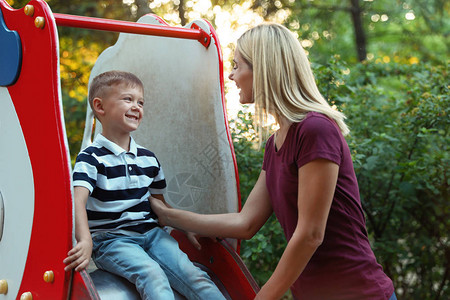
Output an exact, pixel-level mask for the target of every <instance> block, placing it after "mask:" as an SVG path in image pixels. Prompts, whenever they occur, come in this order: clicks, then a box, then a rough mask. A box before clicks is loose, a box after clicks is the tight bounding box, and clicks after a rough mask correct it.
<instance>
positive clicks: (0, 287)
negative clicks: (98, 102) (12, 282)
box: [0, 279, 8, 295]
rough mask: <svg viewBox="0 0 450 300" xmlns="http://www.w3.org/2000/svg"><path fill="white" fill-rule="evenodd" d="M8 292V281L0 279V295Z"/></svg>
mask: <svg viewBox="0 0 450 300" xmlns="http://www.w3.org/2000/svg"><path fill="white" fill-rule="evenodd" d="M7 292H8V282H7V281H6V280H5V279H2V280H0V295H6V293H7Z"/></svg>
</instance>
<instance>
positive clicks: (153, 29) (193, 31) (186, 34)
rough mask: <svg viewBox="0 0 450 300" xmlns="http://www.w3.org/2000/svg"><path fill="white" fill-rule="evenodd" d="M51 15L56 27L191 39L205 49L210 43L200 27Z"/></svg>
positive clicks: (208, 37)
mask: <svg viewBox="0 0 450 300" xmlns="http://www.w3.org/2000/svg"><path fill="white" fill-rule="evenodd" d="M53 15H54V17H55V21H56V25H58V26H67V27H77V28H85V29H94V30H104V31H113V32H125V33H135V34H145V35H154V36H165V37H172V38H181V39H191V40H197V41H199V42H200V43H201V44H202V45H203V46H205V47H206V48H208V46H209V44H210V43H211V36H210V35H209V34H207V33H206V32H205V31H204V30H203V29H201V28H200V27H198V26H194V25H195V24H193V26H192V27H193V28H184V27H171V26H162V25H152V24H142V23H135V22H129V21H119V20H112V19H102V18H93V17H84V16H75V15H67V14H58V13H54V14H53Z"/></svg>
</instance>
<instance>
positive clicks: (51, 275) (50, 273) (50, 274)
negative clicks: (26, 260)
mask: <svg viewBox="0 0 450 300" xmlns="http://www.w3.org/2000/svg"><path fill="white" fill-rule="evenodd" d="M53 280H55V274H54V273H53V271H47V272H45V273H44V281H45V282H47V283H52V282H53Z"/></svg>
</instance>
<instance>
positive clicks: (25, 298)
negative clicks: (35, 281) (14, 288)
mask: <svg viewBox="0 0 450 300" xmlns="http://www.w3.org/2000/svg"><path fill="white" fill-rule="evenodd" d="M20 300H33V295H32V294H31V293H30V292H25V293H23V294H22V296H20Z"/></svg>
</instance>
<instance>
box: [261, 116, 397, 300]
mask: <svg viewBox="0 0 450 300" xmlns="http://www.w3.org/2000/svg"><path fill="white" fill-rule="evenodd" d="M319 158H322V159H327V160H330V161H332V162H334V163H336V164H338V165H339V175H338V180H337V184H336V191H335V194H334V198H333V202H332V204H331V210H330V214H329V216H328V221H327V225H326V229H325V237H324V241H323V243H322V245H320V246H319V248H318V249H317V251H316V252H315V253H314V255H313V256H312V258H311V260H310V261H309V262H308V264H307V266H306V268H305V269H304V271H303V272H302V274H301V275H300V277H299V278H298V279H297V281H296V282H295V283H294V285H293V286H292V287H291V290H292V293H293V294H294V296H295V297H296V298H297V299H306V300H313V299H320V300H330V299H333V300H334V299H342V300H350V299H358V300H361V299H364V300H371V299H373V300H375V299H377V300H381V299H389V297H390V296H391V295H392V293H393V292H394V287H393V284H392V281H391V280H390V279H389V277H387V276H386V275H385V274H384V272H383V269H382V267H381V266H380V265H379V264H378V263H377V261H376V258H375V255H374V254H373V251H372V249H371V248H370V244H369V239H368V237H367V230H366V225H365V217H364V213H363V210H362V208H361V202H360V198H359V190H358V183H357V180H356V176H355V172H354V169H353V163H352V159H351V155H350V150H349V148H348V145H347V143H346V141H345V139H344V137H343V135H342V134H341V132H340V130H339V127H338V126H337V125H336V123H335V122H334V121H331V120H330V119H329V118H327V117H326V116H325V115H322V114H319V113H315V112H310V113H308V115H307V116H306V118H305V119H304V120H303V121H302V122H300V123H294V124H292V125H291V127H290V128H289V131H288V133H287V136H286V139H285V141H284V143H283V145H282V147H281V149H279V150H278V151H276V149H275V146H274V139H273V136H272V137H270V138H269V140H268V141H267V144H266V151H265V155H264V163H263V170H265V171H266V182H267V189H268V191H269V194H270V197H271V203H272V207H273V210H274V212H275V215H276V217H277V218H278V221H279V222H280V224H281V226H282V227H283V230H284V233H285V236H286V239H287V240H288V241H289V240H290V238H291V237H292V234H293V233H294V230H295V227H296V225H297V216H298V209H297V194H298V192H297V191H298V169H299V168H300V167H302V166H303V165H305V164H307V163H308V162H311V161H313V160H315V159H319Z"/></svg>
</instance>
